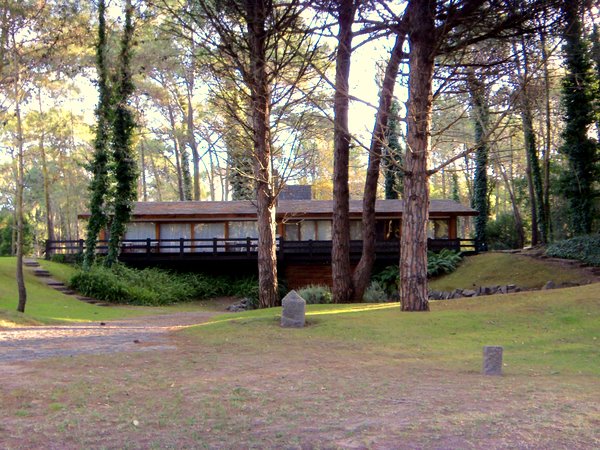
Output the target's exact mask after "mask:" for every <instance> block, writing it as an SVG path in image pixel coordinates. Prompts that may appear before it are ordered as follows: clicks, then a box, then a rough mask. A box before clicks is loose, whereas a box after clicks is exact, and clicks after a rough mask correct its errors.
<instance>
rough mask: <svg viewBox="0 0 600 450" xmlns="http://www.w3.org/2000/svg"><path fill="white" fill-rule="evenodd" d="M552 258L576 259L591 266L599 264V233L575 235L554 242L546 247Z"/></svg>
mask: <svg viewBox="0 0 600 450" xmlns="http://www.w3.org/2000/svg"><path fill="white" fill-rule="evenodd" d="M546 254H547V255H548V256H552V257H554V258H565V259H576V260H579V261H582V262H585V263H586V264H590V265H592V266H600V234H590V235H587V236H577V237H574V238H571V239H566V240H564V241H559V242H555V243H554V244H551V245H549V246H548V248H547V249H546Z"/></svg>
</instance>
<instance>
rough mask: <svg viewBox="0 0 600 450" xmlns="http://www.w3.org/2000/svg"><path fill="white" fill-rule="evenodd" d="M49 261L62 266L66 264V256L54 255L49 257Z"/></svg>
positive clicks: (61, 254)
mask: <svg viewBox="0 0 600 450" xmlns="http://www.w3.org/2000/svg"><path fill="white" fill-rule="evenodd" d="M50 261H52V262H55V263H60V264H64V263H66V262H67V255H65V254H63V253H55V254H54V255H52V256H51V257H50Z"/></svg>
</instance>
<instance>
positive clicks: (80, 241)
mask: <svg viewBox="0 0 600 450" xmlns="http://www.w3.org/2000/svg"><path fill="white" fill-rule="evenodd" d="M83 244H84V240H83V239H79V253H80V254H83Z"/></svg>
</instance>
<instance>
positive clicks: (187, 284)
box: [69, 264, 258, 306]
mask: <svg viewBox="0 0 600 450" xmlns="http://www.w3.org/2000/svg"><path fill="white" fill-rule="evenodd" d="M69 284H70V286H71V287H72V288H73V289H76V290H77V291H79V292H81V293H82V294H83V295H87V296H89V297H93V298H97V299H99V300H106V301H109V302H114V303H128V304H135V305H149V306H157V305H166V304H170V303H175V302H182V301H189V300H194V299H197V300H201V299H206V298H213V297H219V296H243V297H246V298H249V299H250V300H252V302H254V303H253V304H256V303H257V302H258V283H257V282H256V280H255V279H254V278H250V277H249V278H241V279H238V280H235V281H232V280H230V279H228V278H225V277H210V276H207V275H205V274H198V273H175V272H169V271H166V270H161V269H157V268H148V269H143V270H139V269H133V268H130V267H127V266H124V265H122V264H115V265H114V266H113V267H112V268H110V269H109V268H106V267H104V266H103V265H99V264H98V265H94V266H93V267H92V268H91V269H90V270H88V271H79V272H77V273H76V274H75V275H74V276H73V277H72V278H71V280H70V283H69Z"/></svg>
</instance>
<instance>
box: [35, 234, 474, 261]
mask: <svg viewBox="0 0 600 450" xmlns="http://www.w3.org/2000/svg"><path fill="white" fill-rule="evenodd" d="M427 246H428V249H429V250H432V251H440V250H441V249H443V248H448V249H451V250H456V251H461V252H464V253H476V252H477V250H478V248H477V245H476V241H475V240H474V239H428V241H427ZM257 247H258V239H256V238H249V237H248V238H230V239H224V238H213V239H184V238H181V239H126V240H124V241H123V242H122V246H121V255H122V259H127V258H138V259H139V258H140V257H143V255H146V257H148V258H152V257H156V256H158V255H162V256H164V257H176V256H179V257H185V256H186V255H188V256H194V257H196V258H203V259H204V258H208V257H211V256H212V257H214V258H219V257H222V258H225V257H229V258H230V259H232V258H233V259H241V258H243V257H244V256H245V257H248V258H255V257H256V254H257ZM331 247H332V242H331V241H313V240H309V241H286V240H283V239H282V238H278V239H277V254H278V257H279V258H280V259H284V258H288V257H291V258H294V257H295V258H302V259H311V258H328V257H329V256H330V255H331ZM107 249H108V241H104V240H101V241H99V242H98V245H97V247H96V252H97V253H99V254H103V253H106V251H107ZM84 250H85V241H84V240H83V239H80V240H62V241H47V243H46V257H47V258H50V257H51V256H52V255H57V254H63V255H73V256H75V255H79V254H82V253H83V252H84ZM375 251H376V254H377V256H378V258H386V257H389V258H392V257H397V256H398V255H399V252H400V242H399V241H398V240H397V239H396V240H386V241H377V242H376V245H375ZM361 253H362V241H351V242H350V254H351V255H354V256H360V254H361Z"/></svg>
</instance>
